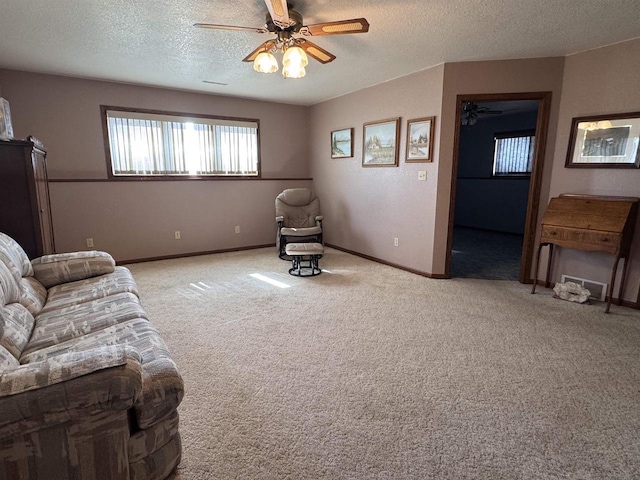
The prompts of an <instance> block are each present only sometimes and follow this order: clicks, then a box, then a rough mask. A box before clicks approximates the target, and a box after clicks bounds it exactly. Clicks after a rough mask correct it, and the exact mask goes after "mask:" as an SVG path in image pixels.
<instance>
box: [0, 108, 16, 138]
mask: <svg viewBox="0 0 640 480" xmlns="http://www.w3.org/2000/svg"><path fill="white" fill-rule="evenodd" d="M0 138H2V139H5V140H9V139H12V138H13V126H12V125H11V110H10V109H9V102H7V100H6V99H4V98H2V97H0Z"/></svg>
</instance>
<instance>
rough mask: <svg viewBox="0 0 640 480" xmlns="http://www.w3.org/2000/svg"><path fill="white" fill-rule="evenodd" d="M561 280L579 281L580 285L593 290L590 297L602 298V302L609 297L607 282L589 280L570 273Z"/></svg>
mask: <svg viewBox="0 0 640 480" xmlns="http://www.w3.org/2000/svg"><path fill="white" fill-rule="evenodd" d="M560 281H561V282H562V283H564V282H573V283H577V284H578V285H582V286H583V287H584V288H586V289H587V290H589V291H590V292H591V296H590V297H589V298H592V299H594V300H600V301H601V302H604V301H605V300H606V299H607V286H608V284H606V283H600V282H596V281H593V280H587V279H586V278H580V277H572V276H570V275H562V278H561V279H560Z"/></svg>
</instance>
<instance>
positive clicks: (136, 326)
mask: <svg viewBox="0 0 640 480" xmlns="http://www.w3.org/2000/svg"><path fill="white" fill-rule="evenodd" d="M103 345H130V346H132V347H134V348H135V349H136V350H137V351H138V352H139V353H140V355H141V356H142V395H140V397H138V400H137V401H136V403H135V411H136V420H137V421H138V426H139V427H140V428H148V427H150V426H151V425H154V424H155V423H158V422H159V421H161V420H163V419H165V418H166V417H168V416H169V415H171V414H172V413H173V412H174V411H175V410H176V408H177V407H178V405H179V404H180V402H181V401H182V397H183V396H184V384H183V382H182V377H181V376H180V374H179V373H178V369H177V367H176V364H175V363H174V362H173V360H172V359H171V356H170V354H169V351H168V349H167V346H166V344H165V343H164V341H163V340H162V338H161V337H160V335H159V334H158V331H157V330H156V329H155V327H154V326H153V325H151V323H149V321H148V320H144V319H135V320H129V321H127V322H123V323H120V324H118V325H113V326H111V327H107V328H104V329H102V330H100V331H97V332H94V333H89V334H87V335H84V336H82V337H77V338H74V339H72V340H68V341H66V342H62V343H59V344H57V345H52V346H51V347H48V348H43V349H41V350H36V351H34V352H31V353H30V354H28V355H23V356H22V357H21V358H20V363H31V362H37V361H40V360H44V359H46V358H49V357H51V356H55V355H61V354H63V353H67V352H80V351H83V350H88V349H91V348H96V347H99V346H103Z"/></svg>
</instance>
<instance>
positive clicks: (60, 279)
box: [31, 250, 116, 288]
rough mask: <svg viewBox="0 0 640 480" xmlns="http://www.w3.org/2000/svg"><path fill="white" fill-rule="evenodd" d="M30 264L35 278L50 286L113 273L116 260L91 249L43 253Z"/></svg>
mask: <svg viewBox="0 0 640 480" xmlns="http://www.w3.org/2000/svg"><path fill="white" fill-rule="evenodd" d="M31 265H33V274H34V276H35V278H36V280H38V281H39V282H40V283H42V285H44V286H45V287H46V288H51V287H53V286H55V285H60V284H61V283H68V282H75V281H77V280H84V279H86V278H91V277H97V276H99V275H104V274H106V273H113V271H114V270H115V266H116V262H115V260H114V259H113V257H112V256H111V255H109V254H108V253H107V252H99V251H97V250H92V251H86V252H72V253H57V254H54V255H45V256H44V257H39V258H36V259H34V260H33V261H32V262H31Z"/></svg>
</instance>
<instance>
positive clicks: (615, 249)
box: [531, 194, 640, 313]
mask: <svg viewBox="0 0 640 480" xmlns="http://www.w3.org/2000/svg"><path fill="white" fill-rule="evenodd" d="M639 200H640V199H638V198H636V197H613V196H611V197H606V196H596V195H572V194H563V195H560V196H559V197H555V198H552V199H551V200H550V201H549V206H548V207H547V211H546V212H545V213H544V216H543V218H542V231H541V233H540V245H539V246H538V256H537V259H536V266H535V271H534V274H533V288H532V289H531V293H535V291H536V283H537V280H538V267H539V266H540V251H541V250H542V247H543V246H545V245H547V246H549V258H548V260H547V277H546V280H545V287H546V288H549V275H550V273H551V263H552V257H553V247H554V245H558V246H560V247H566V248H575V249H578V250H585V251H589V252H608V253H611V254H613V255H615V261H614V263H613V269H612V272H611V282H610V283H609V289H608V294H607V295H608V299H607V306H606V308H605V312H606V313H609V307H610V306H611V300H612V298H613V284H614V282H615V279H616V272H617V270H618V263H619V262H620V259H621V258H624V259H625V261H624V268H623V270H622V278H621V280H620V292H619V294H618V305H620V303H621V302H622V295H623V293H624V284H625V279H626V276H627V267H628V265H629V252H630V251H631V242H632V240H633V231H634V228H635V224H636V218H637V216H638V201H639Z"/></svg>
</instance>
